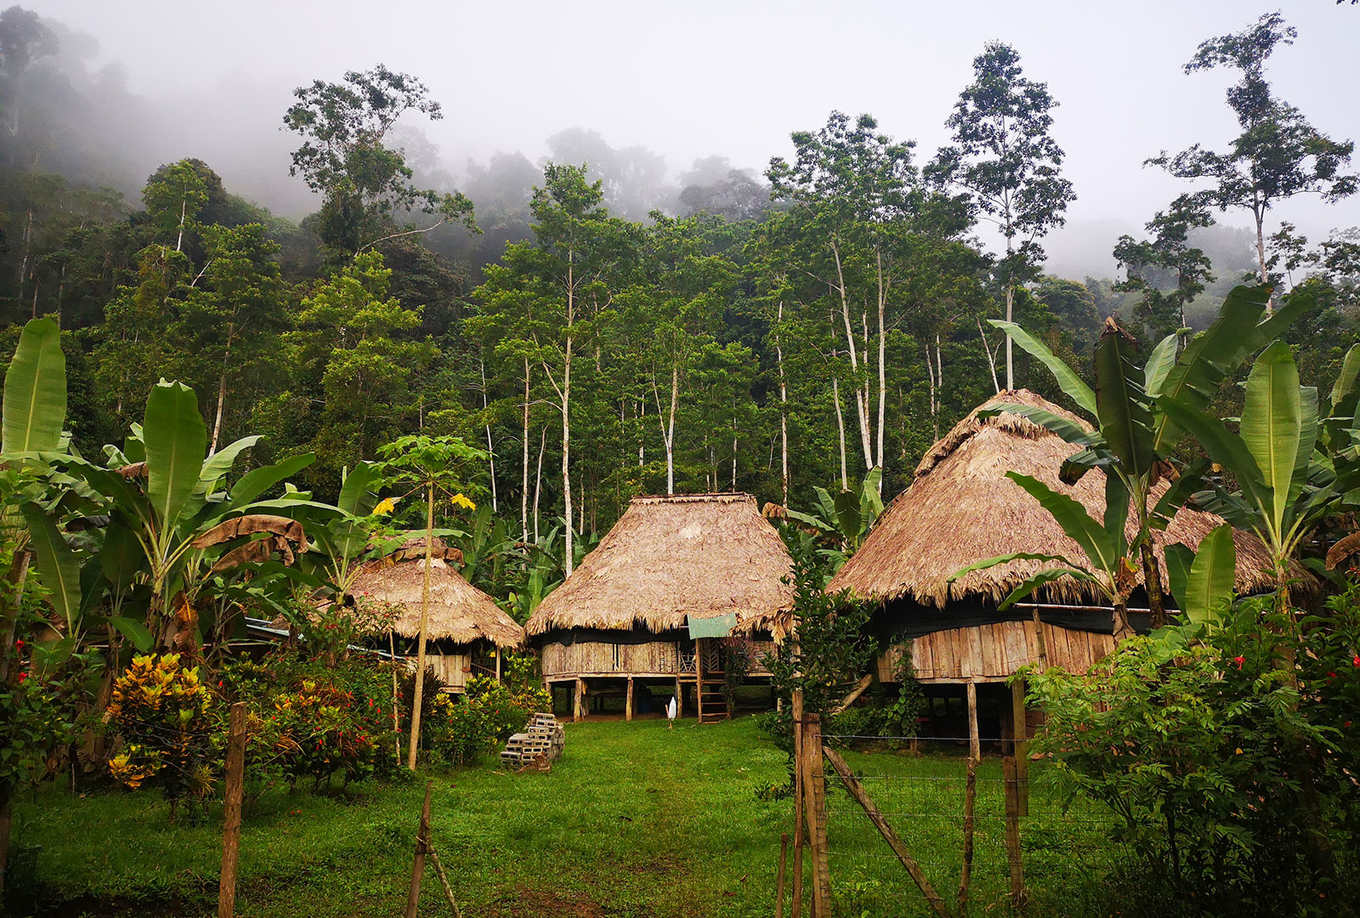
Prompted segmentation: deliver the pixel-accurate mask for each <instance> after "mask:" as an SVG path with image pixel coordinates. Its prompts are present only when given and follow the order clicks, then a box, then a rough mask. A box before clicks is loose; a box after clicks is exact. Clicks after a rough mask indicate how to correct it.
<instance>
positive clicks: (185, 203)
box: [175, 198, 414, 767]
mask: <svg viewBox="0 0 1360 918" xmlns="http://www.w3.org/2000/svg"><path fill="white" fill-rule="evenodd" d="M188 213H189V199H188V198H185V199H184V200H182V201H180V202H179V238H178V239H176V240H175V251H176V252H178V251H179V250H180V247H181V246H183V245H184V220H185V218H186V217H187V216H188ZM413 767H414V766H413Z"/></svg>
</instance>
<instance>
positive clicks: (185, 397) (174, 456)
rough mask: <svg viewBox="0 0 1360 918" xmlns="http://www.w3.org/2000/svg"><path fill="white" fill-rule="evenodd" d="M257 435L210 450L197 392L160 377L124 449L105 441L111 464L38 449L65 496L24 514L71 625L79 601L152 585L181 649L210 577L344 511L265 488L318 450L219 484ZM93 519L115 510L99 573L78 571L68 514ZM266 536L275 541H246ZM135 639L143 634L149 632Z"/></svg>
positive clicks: (150, 595)
mask: <svg viewBox="0 0 1360 918" xmlns="http://www.w3.org/2000/svg"><path fill="white" fill-rule="evenodd" d="M258 439H259V438H258V437H247V438H244V439H242V440H238V441H236V442H235V443H233V444H231V445H229V446H227V447H226V448H225V449H223V450H221V451H219V452H217V453H215V454H213V455H211V456H208V457H207V458H206V459H205V458H204V451H205V450H206V447H207V429H206V425H205V424H204V422H203V417H202V415H201V414H199V411H198V400H197V398H196V397H195V396H194V393H193V390H191V389H189V388H188V387H187V386H184V385H182V384H180V383H167V382H164V381H162V382H161V383H160V384H158V385H157V386H156V387H155V388H154V389H152V391H151V394H150V396H149V397H148V399H147V407H146V419H145V422H144V424H143V425H142V427H141V428H140V429H137V430H134V432H133V436H132V437H130V438H129V440H128V441H127V442H126V443H125V444H124V447H123V448H122V449H118V448H114V447H110V448H107V449H106V450H105V454H106V457H108V460H109V462H108V464H107V465H99V464H96V463H93V462H90V461H88V460H86V459H84V458H82V457H80V456H77V455H74V454H71V453H60V452H38V453H37V454H36V455H37V457H38V458H39V459H40V460H41V461H42V462H44V463H46V464H47V466H48V467H49V469H50V470H51V471H50V473H49V483H50V485H51V486H52V491H53V492H55V495H56V496H55V497H52V498H50V499H48V500H45V501H34V502H31V503H28V504H26V505H25V507H24V513H25V517H26V518H27V520H28V522H29V531H30V533H31V534H32V535H33V538H34V540H35V544H36V545H37V546H38V559H39V570H40V571H41V572H43V573H44V574H45V575H46V576H47V581H48V582H47V586H48V587H49V590H51V592H52V602H53V605H54V606H55V607H57V608H58V610H59V611H64V612H65V613H66V614H67V616H68V623H69V624H70V626H71V627H72V628H74V626H75V616H74V613H73V612H72V610H76V609H81V608H88V607H90V606H91V605H92V604H93V603H94V602H96V601H97V599H98V597H99V596H102V595H103V594H104V593H105V592H107V593H108V594H109V596H110V603H111V604H112V605H113V606H114V607H121V606H124V605H126V604H127V603H128V602H129V601H132V599H133V595H134V594H135V592H136V587H137V586H138V585H140V584H143V583H144V584H146V585H147V586H148V587H149V590H148V591H147V593H146V595H145V597H144V598H145V610H144V612H145V621H146V625H147V627H148V628H151V629H155V632H156V635H155V636H157V637H158V639H159V642H160V644H161V645H162V646H164V647H171V646H173V645H174V644H175V643H176V642H177V641H182V637H181V636H182V635H183V634H185V633H187V632H189V631H190V629H191V628H193V627H194V626H195V624H196V622H197V612H196V609H195V604H194V600H195V598H196V597H197V594H198V590H199V589H200V588H201V586H202V585H203V582H204V580H205V579H206V578H208V577H210V576H211V575H212V574H216V573H219V572H220V571H222V570H224V569H226V568H229V567H232V566H235V565H237V564H240V563H243V562H245V561H250V560H260V559H261V558H262V557H265V556H268V555H271V554H274V553H275V552H276V551H279V552H281V553H283V554H284V555H285V556H289V555H292V554H294V553H295V552H294V548H293V546H296V549H297V550H298V551H305V550H306V537H305V533H304V530H303V528H302V526H301V525H300V522H299V521H300V520H303V519H307V520H312V519H320V520H325V519H327V518H330V517H333V516H334V515H336V514H337V513H338V511H337V510H336V509H335V508H334V507H331V506H328V505H325V504H320V503H316V502H313V501H309V500H287V499H281V500H260V499H259V498H260V497H261V496H262V495H263V494H264V493H265V492H266V491H268V490H269V489H271V488H273V487H274V486H276V485H277V484H278V483H279V482H281V481H283V480H284V479H286V478H288V477H289V476H291V475H293V474H295V473H296V472H297V471H299V470H301V469H303V468H305V467H306V466H307V465H308V464H309V463H310V462H311V461H312V457H311V456H299V457H294V458H292V459H288V460H285V461H283V462H281V463H279V464H278V465H273V466H266V467H263V468H259V469H254V470H252V471H250V472H248V473H246V474H245V475H243V476H241V478H240V479H238V480H237V481H236V482H235V484H233V485H232V486H231V487H230V488H223V487H221V484H222V481H223V479H224V476H226V474H227V473H228V472H229V471H230V470H231V468H232V466H233V465H234V463H235V461H236V460H237V459H238V458H239V457H240V455H241V454H242V453H243V452H244V451H245V450H246V449H248V448H249V447H250V446H252V445H254V443H255V442H256V441H257V440H258ZM134 460H135V461H134ZM90 517H98V518H102V517H107V519H108V522H107V525H106V526H104V527H103V545H102V546H100V550H99V551H98V552H97V553H93V552H92V553H91V557H90V558H89V560H88V561H87V562H86V565H87V566H88V567H89V569H90V570H91V571H92V574H91V575H82V576H79V577H72V576H71V572H72V571H74V570H75V569H76V562H75V560H74V554H73V553H72V552H71V548H70V545H69V544H67V542H66V540H65V538H64V536H63V534H62V532H61V523H62V522H63V521H67V522H70V523H76V524H79V523H82V522H88V520H89V519H90ZM69 528H70V527H69V526H68V529H69ZM256 542H260V543H262V544H267V545H268V546H269V549H270V550H269V551H262V550H261V548H260V546H258V545H256V546H254V547H252V548H248V549H247V548H246V546H247V543H256ZM110 546H111V547H112V550H106V549H109V547H110ZM96 561H97V564H96ZM49 571H50V572H51V573H50V575H48V574H47V572H49ZM120 627H122V628H123V630H124V631H125V632H128V631H135V630H136V629H130V628H128V627H127V626H126V625H125V624H120ZM135 639H138V643H144V638H142V636H141V634H140V633H137V634H136V635H135Z"/></svg>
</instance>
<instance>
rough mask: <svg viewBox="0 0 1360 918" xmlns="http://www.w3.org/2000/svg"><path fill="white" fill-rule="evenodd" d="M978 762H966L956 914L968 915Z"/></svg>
mask: <svg viewBox="0 0 1360 918" xmlns="http://www.w3.org/2000/svg"><path fill="white" fill-rule="evenodd" d="M977 766H978V760H977V759H973V758H970V759H969V760H968V783H967V784H966V785H965V786H964V791H963V866H962V867H961V868H960V870H959V895H958V906H957V909H958V913H959V914H960V915H966V914H968V886H969V883H970V882H971V881H972V877H973V826H974V819H973V815H974V812H975V808H976V805H977Z"/></svg>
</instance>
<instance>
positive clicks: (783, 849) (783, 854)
mask: <svg viewBox="0 0 1360 918" xmlns="http://www.w3.org/2000/svg"><path fill="white" fill-rule="evenodd" d="M788 856H789V833H787V832H785V833H784V834H782V835H780V836H779V874H778V875H777V876H776V878H775V882H774V918H784V864H785V862H786V861H787V860H788Z"/></svg>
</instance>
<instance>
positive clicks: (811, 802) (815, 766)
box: [803, 714, 831, 918]
mask: <svg viewBox="0 0 1360 918" xmlns="http://www.w3.org/2000/svg"><path fill="white" fill-rule="evenodd" d="M803 720H804V721H805V722H806V727H807V730H806V732H805V733H804V735H803V768H804V771H803V792H804V793H805V794H806V795H807V803H805V804H804V808H805V809H806V810H807V826H808V842H809V848H811V851H812V916H813V918H831V865H830V858H829V852H828V851H827V844H826V779H825V773H824V771H823V766H822V718H821V715H820V714H805V715H803Z"/></svg>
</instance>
